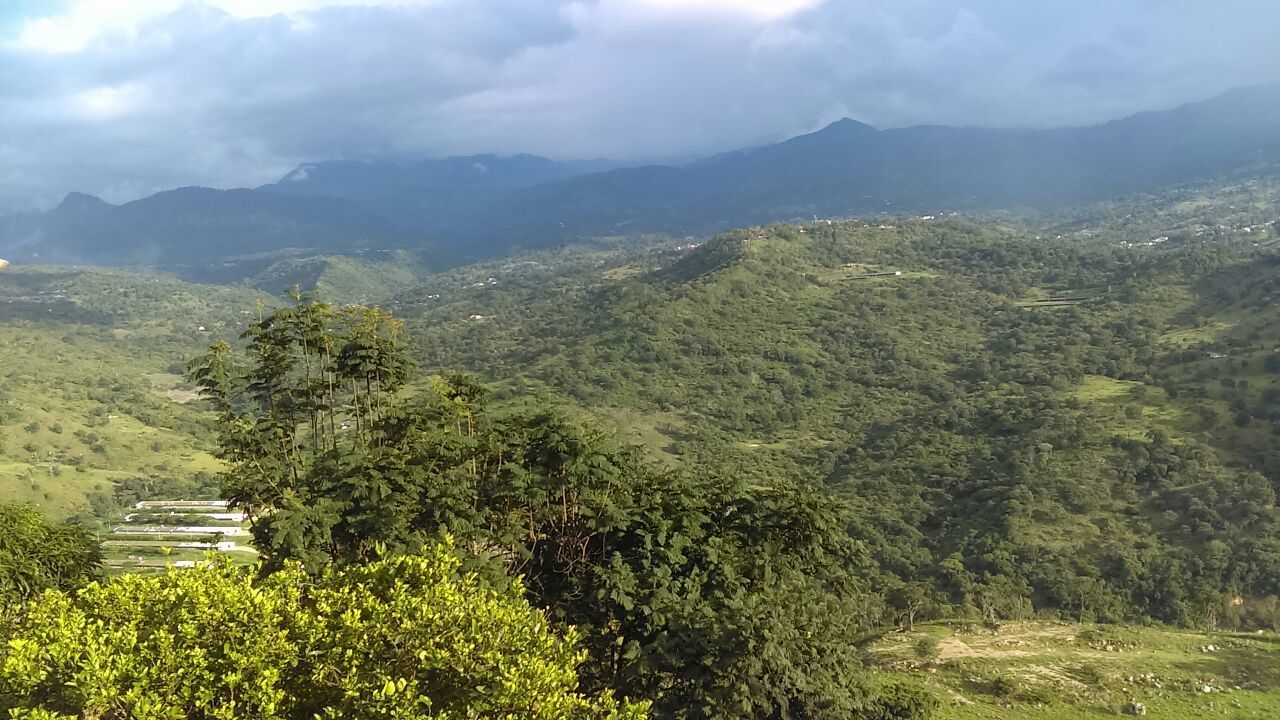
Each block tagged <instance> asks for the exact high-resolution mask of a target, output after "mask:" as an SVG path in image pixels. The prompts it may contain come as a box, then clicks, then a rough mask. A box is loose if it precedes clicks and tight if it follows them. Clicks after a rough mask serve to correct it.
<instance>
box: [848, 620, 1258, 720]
mask: <svg viewBox="0 0 1280 720" xmlns="http://www.w3.org/2000/svg"><path fill="white" fill-rule="evenodd" d="M866 652H867V659H868V663H869V664H870V665H871V666H872V667H873V668H874V669H875V671H876V673H877V675H878V677H879V678H880V679H881V680H905V681H908V682H911V683H916V684H919V685H921V686H923V687H924V688H926V689H927V690H928V691H929V692H930V693H932V694H933V695H934V696H935V697H936V698H937V699H938V700H939V702H940V710H939V713H938V717H939V718H944V719H945V720H987V719H995V718H1043V719H1044V720H1076V719H1079V720H1086V719H1089V718H1104V717H1115V716H1116V715H1123V714H1125V713H1126V711H1127V710H1128V707H1127V706H1128V704H1129V703H1131V702H1136V703H1140V704H1142V705H1143V706H1145V708H1146V717H1148V718H1155V719H1158V720H1183V719H1184V718H1221V717H1232V718H1273V717H1277V716H1280V637H1278V636H1277V635H1276V634H1275V633H1266V634H1261V635H1243V634H1219V633H1214V634H1206V633H1198V632H1189V631H1181V630H1169V629H1162V628H1134V627H1118V626H1108V625H1090V624H1084V625H1077V624H1068V623H1050V622H1020V623H1007V624H1005V625H1003V626H1001V627H1000V628H999V629H996V630H992V629H987V628H985V627H982V626H979V625H970V624H964V623H956V624H944V623H939V624H929V625H917V626H916V629H915V630H914V631H911V632H889V633H887V634H885V635H883V636H880V637H878V638H875V639H874V640H872V641H870V642H869V643H868V644H867V646H866Z"/></svg>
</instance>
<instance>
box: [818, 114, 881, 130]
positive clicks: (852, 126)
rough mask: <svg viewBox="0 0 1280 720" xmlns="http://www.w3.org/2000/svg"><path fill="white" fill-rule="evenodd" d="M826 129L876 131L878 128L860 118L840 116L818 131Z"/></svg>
mask: <svg viewBox="0 0 1280 720" xmlns="http://www.w3.org/2000/svg"><path fill="white" fill-rule="evenodd" d="M828 130H838V131H840V132H878V130H877V129H876V128H875V127H872V126H871V125H868V124H866V123H864V122H862V121H860V120H854V119H853V118H847V117H846V118H840V119H839V120H837V121H835V122H833V123H831V124H830V125H828V126H826V127H824V128H822V130H819V132H826V131H828Z"/></svg>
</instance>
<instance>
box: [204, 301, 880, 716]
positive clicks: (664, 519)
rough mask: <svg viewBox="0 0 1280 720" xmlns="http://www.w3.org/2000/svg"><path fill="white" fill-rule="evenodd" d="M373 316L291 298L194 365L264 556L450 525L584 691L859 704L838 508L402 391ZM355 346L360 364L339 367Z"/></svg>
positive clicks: (439, 531) (752, 711) (484, 406)
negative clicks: (244, 344) (563, 637)
mask: <svg viewBox="0 0 1280 720" xmlns="http://www.w3.org/2000/svg"><path fill="white" fill-rule="evenodd" d="M370 318H376V319H378V320H377V323H374V324H375V325H378V324H379V323H380V325H378V326H379V327H382V328H394V327H395V325H394V320H392V319H390V318H388V317H387V316H385V315H383V314H381V313H378V312H377V311H370V310H363V309H349V310H346V311H344V312H342V313H338V312H335V311H333V309H332V308H329V307H328V306H326V305H324V304H322V303H317V302H314V301H312V300H309V299H306V298H300V301H299V302H298V304H297V305H296V306H294V307H292V308H287V309H285V310H282V311H280V312H278V313H276V314H274V315H271V316H268V317H266V318H264V319H263V320H262V321H261V322H259V323H258V324H257V325H255V326H254V328H252V329H251V330H250V331H249V333H248V339H249V343H248V348H247V352H246V353H245V355H244V356H243V357H238V356H237V355H236V354H235V353H233V352H232V351H231V349H230V347H229V346H227V345H219V346H215V347H214V348H213V350H212V351H211V352H210V354H209V355H208V356H206V357H205V358H203V359H201V360H199V361H197V362H196V363H194V364H193V366H192V377H193V379H195V380H196V381H197V382H199V383H201V385H202V387H203V388H204V389H205V392H206V395H207V396H208V397H210V398H211V399H212V401H213V402H214V404H215V405H216V406H217V407H218V408H219V409H220V411H221V421H220V429H221V436H222V443H221V444H222V449H223V455H224V457H226V458H227V459H228V460H229V461H230V462H231V469H230V470H229V471H228V472H227V473H226V474H225V476H224V477H225V490H226V493H227V496H228V497H229V498H230V499H231V500H233V501H234V502H235V503H236V504H237V505H238V506H240V507H244V508H246V509H248V510H249V512H250V515H251V518H252V524H253V533H254V536H255V539H256V543H257V545H258V547H259V549H260V550H261V551H262V552H263V554H264V557H265V559H266V562H267V564H268V567H270V568H280V567H284V566H285V565H286V563H287V562H288V561H289V560H301V561H302V562H303V563H304V564H305V565H306V567H308V568H311V569H312V570H317V569H319V568H322V567H325V566H338V567H346V566H351V565H358V564H361V563H365V562H369V561H371V560H375V559H378V558H380V557H385V556H387V555H389V554H396V553H403V552H415V551H417V550H418V549H419V548H421V547H423V546H429V545H431V544H432V543H434V542H435V541H436V539H438V538H440V537H443V536H446V535H448V536H455V537H456V538H457V540H458V543H459V547H461V548H464V549H466V550H468V551H469V552H470V553H471V555H472V556H473V558H474V562H476V563H477V564H479V565H490V566H492V565H495V564H496V565H498V566H499V567H500V568H501V569H502V570H504V571H505V572H506V573H507V574H509V575H511V576H518V577H522V578H524V579H525V580H524V581H525V587H526V590H527V595H528V597H529V599H530V602H532V603H533V604H534V605H535V606H537V607H545V608H547V609H548V610H549V612H550V616H551V617H552V618H553V619H554V620H556V621H557V622H558V623H560V624H562V625H564V626H572V627H577V628H580V629H581V631H582V632H583V633H584V635H585V638H584V646H585V647H586V648H587V649H588V650H589V652H590V658H589V660H588V662H587V663H586V664H585V665H584V673H585V674H584V679H585V680H586V681H587V682H588V683H589V687H590V688H592V689H600V690H603V689H605V688H612V689H615V690H617V691H619V692H621V693H623V694H628V695H633V696H637V697H644V698H648V699H652V700H654V701H655V707H656V709H657V710H658V711H659V712H662V713H665V714H667V715H676V716H681V717H716V718H734V717H740V718H755V717H768V716H777V717H810V718H846V717H849V716H850V714H851V713H853V712H855V711H857V710H858V709H859V708H862V707H864V706H865V705H866V703H868V702H869V699H868V697H869V696H868V692H867V690H866V687H865V685H864V684H863V680H862V678H863V673H862V672H861V666H860V662H859V659H858V656H857V651H856V649H855V647H854V639H855V638H856V636H857V633H858V632H859V631H860V630H861V629H863V628H865V626H866V625H867V624H868V623H869V622H871V620H872V619H873V618H875V617H878V616H879V615H880V613H881V612H882V609H881V608H880V607H879V606H878V605H876V603H875V602H873V601H872V600H870V595H869V593H867V592H866V589H865V587H864V586H865V583H863V582H861V581H859V580H857V579H856V572H857V571H860V570H861V571H865V570H866V569H867V568H869V567H870V561H869V559H868V558H867V557H866V554H865V552H864V551H863V549H862V548H861V547H860V546H859V545H858V544H856V543H855V542H853V541H852V540H851V539H850V537H849V534H848V532H847V530H846V522H847V516H846V513H845V507H844V505H842V504H841V503H839V502H836V501H835V500H833V499H831V498H830V497H829V496H828V495H827V494H826V493H825V492H824V491H822V490H821V489H820V488H812V487H804V486H799V485H796V484H793V483H790V482H777V483H749V482H746V481H745V480H743V479H740V478H736V477H734V476H732V475H728V474H714V473H706V474H700V475H699V476H696V477H695V476H692V475H690V474H688V473H683V472H678V471H672V470H668V469H663V468H657V467H655V466H652V465H650V464H649V463H647V462H645V461H644V460H643V458H642V456H641V454H640V452H639V451H638V450H637V449H636V448H633V447H626V446H622V445H619V444H618V443H616V442H615V441H613V440H612V439H611V438H610V437H608V436H607V435H604V434H602V433H599V432H595V431H591V430H587V429H584V428H582V427H581V426H579V425H577V424H576V423H574V422H573V421H571V420H569V419H567V418H565V417H564V416H563V415H561V414H559V413H557V412H554V411H548V410H546V409H544V408H534V409H528V410H514V411H503V410H495V409H492V408H491V407H490V406H489V404H488V401H487V398H486V392H485V390H484V388H483V387H482V386H480V385H478V384H477V383H476V382H474V381H472V380H471V379H469V378H468V377H466V376H452V377H448V378H435V379H433V380H431V381H430V382H426V381H423V382H420V383H418V384H415V385H412V387H410V388H408V389H403V390H402V389H401V383H402V382H403V381H404V380H406V379H407V373H405V372H404V371H403V369H404V368H406V367H408V365H409V363H408V362H407V361H406V360H405V359H404V358H403V357H402V351H401V350H400V349H399V347H398V346H397V345H396V344H395V339H394V333H393V332H392V331H391V330H386V329H384V330H379V329H376V328H373V329H370V328H371V327H372V326H371V325H370V323H371V322H373V321H371V320H370ZM352 347H358V348H362V350H360V351H359V353H365V352H368V353H370V355H369V359H368V360H367V362H362V363H347V362H345V361H343V360H342V358H343V357H344V356H348V355H353V354H359V353H357V352H355V351H352V352H348V351H347V349H349V348H352ZM327 348H334V349H339V350H337V351H336V352H330V351H329V350H328V349H327ZM369 348H377V349H376V351H374V350H369ZM347 387H350V388H351V389H350V390H343V389H342V388H347ZM344 425H345V426H346V427H347V430H345V431H344V430H342V429H341V428H342V427H343V426H344ZM335 428H336V430H335Z"/></svg>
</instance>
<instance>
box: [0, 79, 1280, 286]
mask: <svg viewBox="0 0 1280 720" xmlns="http://www.w3.org/2000/svg"><path fill="white" fill-rule="evenodd" d="M1278 111H1280V86H1266V87H1259V88H1251V89H1245V90H1237V91H1233V92H1231V93H1228V94H1226V95H1223V96H1221V97H1219V98H1216V99H1213V100H1210V101H1207V102H1202V103H1197V104H1192V105H1187V106H1184V107H1181V108H1177V109H1173V110H1167V111H1163V112H1151V113H1143V114H1140V115H1136V116H1133V117H1130V118H1126V119H1123V120H1118V121H1115V122H1111V123H1107V124H1103V125H1098V126H1094V127H1086V128H1068V129H1055V130H1018V129H983V128H950V127H910V128H902V129H890V130H876V129H874V128H872V127H870V126H867V125H864V124H862V123H859V122H856V121H853V120H842V121H839V122H837V123H834V124H832V125H830V126H828V127H826V128H824V129H822V130H820V131H818V132H815V133H811V134H808V135H802V136H800V137H796V138H792V139H790V140H787V141H785V142H781V143H778V144H774V145H767V146H764V147H759V148H753V149H747V150H740V151H736V152H731V153H726V154H722V155H717V156H714V157H710V158H706V159H703V160H700V161H697V162H693V163H691V164H687V165H682V166H665V165H654V166H645V167H631V168H619V169H613V170H607V171H605V172H599V171H598V170H600V169H602V168H607V167H609V164H608V163H603V162H585V163H565V162H556V161H552V160H548V159H545V158H537V157H532V156H515V157H510V158H501V157H494V156H487V155H484V156H469V157H463V158H449V159H445V160H438V161H423V162H405V163H397V162H389V161H388V162H369V163H366V162H329V163H313V164H308V165H304V166H302V167H300V168H298V169H297V170H295V171H294V172H292V173H290V174H289V175H287V176H286V177H285V178H283V179H282V180H281V181H280V182H278V183H275V184H272V185H268V186H264V187H262V188H258V189H255V190H233V191H217V190H209V189H205V188H185V189H182V190H176V191H171V192H166V193H160V194H157V195H154V196H152V197H149V198H145V199H142V200H138V201H135V202H132V203H127V204H124V205H121V206H113V205H108V204H106V203H104V202H101V201H99V200H96V199H94V198H90V197H87V196H82V195H72V196H70V197H69V198H68V199H67V201H66V202H64V203H63V204H62V205H61V206H59V207H58V208H56V209H54V210H51V211H49V212H46V213H33V214H27V215H20V216H11V217H7V218H0V256H3V257H7V258H10V259H19V260H28V261H29V260H36V259H40V260H42V261H56V262H73V261H74V262H91V263H100V264H143V265H182V264H186V263H196V262H201V263H209V262H210V261H215V260H228V259H241V260H242V259H243V258H244V256H247V255H248V256H252V255H260V254H262V253H277V254H281V253H284V254H289V253H292V254H295V255H296V254H299V253H301V254H306V253H310V254H334V253H338V254H342V253H350V252H354V251H356V250H358V249H370V248H372V249H381V250H389V249H397V248H416V249H421V250H424V251H425V252H426V254H427V256H428V258H429V261H430V263H431V264H432V265H433V266H436V267H441V266H449V265H457V264H461V263H464V262H467V261H473V260H477V259H483V258H486V257H494V256H500V255H502V254H505V253H506V252H507V251H509V250H511V249H513V248H517V249H519V248H536V247H555V246H558V245H562V244H565V243H568V242H573V241H576V240H581V239H584V238H592V237H597V236H604V235H620V234H634V233H647V232H666V233H671V234H675V235H678V236H679V235H686V234H692V235H704V234H712V233H714V232H717V231H720V230H723V229H725V228H729V227H737V226H743V225H748V224H753V223H768V222H775V221H780V220H795V219H804V218H811V217H813V216H814V215H818V216H822V217H829V216H835V217H843V216H851V215H867V214H875V213H884V212H888V213H893V214H899V213H904V212H910V213H915V214H937V213H940V212H943V211H949V210H959V209H1026V208H1035V209H1045V208H1061V207H1064V206H1069V205H1072V204H1076V203H1086V202H1094V201H1099V200H1107V199H1114V198H1117V197H1120V196H1123V195H1127V194H1131V193H1137V192H1150V191H1157V190H1161V189H1166V188H1169V187H1171V186H1175V185H1178V184H1181V183H1186V182H1189V181H1192V180H1195V179H1197V178H1203V177H1205V176H1208V175H1227V176H1230V175H1232V174H1235V173H1239V172H1254V171H1256V170H1257V169H1258V168H1260V167H1261V168H1274V167H1275V164H1276V161H1277V160H1278V159H1280V128H1278V127H1277V126H1276V124H1275V123H1274V122H1273V121H1272V119H1273V118H1274V117H1275V116H1276V114H1277V112H1278ZM36 255H40V256H42V257H41V258H36V257H35V256H36Z"/></svg>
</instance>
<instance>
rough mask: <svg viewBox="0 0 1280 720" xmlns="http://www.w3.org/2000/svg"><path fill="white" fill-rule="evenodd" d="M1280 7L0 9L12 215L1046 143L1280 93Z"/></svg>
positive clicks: (713, 1) (493, 4)
mask: <svg viewBox="0 0 1280 720" xmlns="http://www.w3.org/2000/svg"><path fill="white" fill-rule="evenodd" d="M1277 27H1280V2H1276V1H1275V0H1214V1H1213V2H1205V0H825V1H824V0H0V212H10V211H17V210H26V209H35V208H46V207H50V206H52V205H55V204H56V203H57V202H58V201H59V200H60V199H61V198H62V196H63V195H64V194H65V193H66V192H68V191H72V190H75V191H81V192H87V193H91V194H94V195H98V196H100V197H102V198H104V199H106V200H108V201H110V202H124V201H128V200H131V199H135V198H138V197H141V196H144V195H148V194H150V193H153V192H156V191H158V190H162V189H168V188H172V187H178V186H183V185H208V186H212V187H243V186H254V185H258V184H261V183H265V182H271V181H273V180H275V179H277V178H279V177H280V176H282V175H284V174H285V173H287V172H288V171H289V170H290V169H292V168H293V167H295V166H297V165H299V164H301V163H305V162H313V161H319V160H325V159H337V158H345V159H360V158H371V157H379V158H383V157H392V158H395V157H405V158H410V157H433V156H446V155H455V154H470V153H480V152H494V153H502V154H507V153H517V152H530V153H535V154H540V155H546V156H549V157H554V158H563V159H570V158H579V159H581V158H596V157H607V158H613V159H619V160H627V161H655V160H670V159H678V158H692V157H697V156H701V155H706V154H710V153H714V152H720V151H724V150H728V149H733V148H737V147H745V146H751V145H758V144H762V143H767V142H774V141H777V140H781V139H784V138H786V137H790V136H793V135H796V134H799V133H804V132H809V131H812V130H815V129H818V128H820V127H822V126H823V125H825V124H827V123H829V122H832V121H834V120H837V119H839V118H841V117H852V118H855V119H858V120H861V121H863V122H867V123H870V124H872V125H875V126H877V127H897V126H905V125H914V124H948V125H984V126H998V127H1052V126H1063V125H1081V124H1092V123H1096V122H1102V121H1106V120H1109V119H1114V118H1118V117H1122V116H1125V115H1128V114H1132V113H1134V112H1138V111H1142V110H1152V109H1164V108H1169V107H1173V106H1176V105H1179V104H1182V103H1185V102H1190V101H1196V100H1202V99H1206V98H1209V97H1212V96H1214V95H1217V94H1219V93H1221V92H1223V91H1225V90H1227V89H1229V88H1231V87H1236V86H1243V85H1253V84H1260V83H1268V82H1277V81H1280V40H1278V39H1277V35H1276V32H1275V28H1277Z"/></svg>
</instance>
